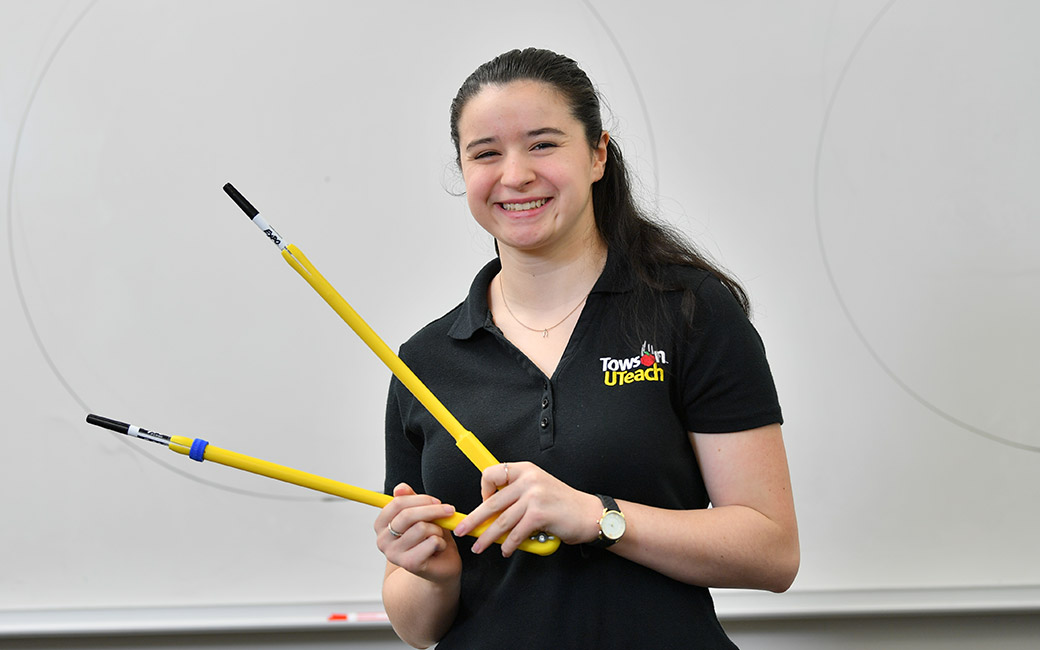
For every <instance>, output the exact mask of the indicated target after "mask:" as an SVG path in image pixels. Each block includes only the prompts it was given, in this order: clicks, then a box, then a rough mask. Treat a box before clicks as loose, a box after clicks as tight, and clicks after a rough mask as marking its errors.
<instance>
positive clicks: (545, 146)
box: [531, 142, 556, 150]
mask: <svg viewBox="0 0 1040 650" xmlns="http://www.w3.org/2000/svg"><path fill="white" fill-rule="evenodd" d="M555 146H556V143H554V142H539V143H538V144H536V145H535V146H533V147H531V149H532V150H539V149H552V148H554V147H555Z"/></svg>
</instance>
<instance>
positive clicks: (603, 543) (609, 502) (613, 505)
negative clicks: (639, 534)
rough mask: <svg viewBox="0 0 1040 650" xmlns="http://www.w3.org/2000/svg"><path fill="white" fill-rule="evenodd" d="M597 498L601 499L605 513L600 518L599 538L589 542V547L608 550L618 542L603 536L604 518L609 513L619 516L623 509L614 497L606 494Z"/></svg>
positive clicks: (598, 495)
mask: <svg viewBox="0 0 1040 650" xmlns="http://www.w3.org/2000/svg"><path fill="white" fill-rule="evenodd" d="M596 496H597V497H599V500H600V503H602V504H603V513H602V514H601V515H600V517H599V524H600V531H599V536H598V537H596V539H594V540H592V541H591V542H589V543H588V546H591V547H592V548H608V547H610V546H613V545H614V544H616V543H617V541H618V540H616V539H610V538H609V537H607V536H606V535H604V534H603V528H602V523H603V517H605V516H606V514H607V513H608V512H616V513H618V514H621V509H620V508H619V507H618V504H617V501H615V500H614V498H613V497H609V496H606V495H605V494H597V495H596ZM622 516H624V515H622Z"/></svg>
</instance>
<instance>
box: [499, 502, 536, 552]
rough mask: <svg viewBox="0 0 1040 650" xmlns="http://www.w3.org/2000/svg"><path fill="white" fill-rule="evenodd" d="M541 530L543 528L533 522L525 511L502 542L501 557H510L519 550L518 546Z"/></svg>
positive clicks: (532, 518)
mask: <svg viewBox="0 0 1040 650" xmlns="http://www.w3.org/2000/svg"><path fill="white" fill-rule="evenodd" d="M542 530H544V526H542V525H539V524H538V523H537V522H535V521H534V517H532V516H531V513H530V512H526V511H525V512H524V515H523V516H522V517H520V520H519V521H517V522H516V523H515V524H514V525H513V526H512V528H511V529H510V530H509V532H508V534H507V536H506V539H504V540H502V557H509V556H510V555H512V554H513V552H514V551H516V549H518V548H520V544H522V543H523V542H524V540H526V539H528V538H530V537H531V536H532V535H534V534H535V533H538V532H540V531H542Z"/></svg>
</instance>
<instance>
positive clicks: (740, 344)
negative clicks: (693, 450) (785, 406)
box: [681, 276, 783, 433]
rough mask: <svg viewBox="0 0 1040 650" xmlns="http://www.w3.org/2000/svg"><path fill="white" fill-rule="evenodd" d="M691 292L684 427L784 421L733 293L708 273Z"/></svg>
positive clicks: (762, 355) (757, 341) (712, 428)
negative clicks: (692, 293)
mask: <svg viewBox="0 0 1040 650" xmlns="http://www.w3.org/2000/svg"><path fill="white" fill-rule="evenodd" d="M695 298H696V304H695V311H694V317H693V322H692V323H691V325H690V328H689V331H688V332H687V336H688V341H687V343H686V345H685V346H684V351H685V355H684V356H685V358H684V359H683V369H682V372H683V384H682V389H681V392H682V401H683V414H682V415H683V418H684V424H685V426H686V429H687V431H692V432H696V433H729V432H735V431H745V430H748V429H754V428H757V427H762V426H766V425H769V424H775V423H782V422H783V415H782V413H781V409H780V403H779V400H778V398H777V392H776V386H775V384H774V382H773V375H772V373H771V372H770V369H769V363H768V361H767V360H766V352H765V346H764V345H763V343H762V338H761V337H760V336H759V334H758V331H757V330H755V328H754V326H753V325H752V324H751V322H750V321H749V320H748V318H747V316H746V315H745V314H744V310H743V309H742V308H741V306H740V304H739V303H738V302H737V300H736V298H735V297H734V296H733V294H732V293H730V291H729V289H727V288H726V286H725V285H723V284H722V283H721V282H720V281H719V280H718V279H717V278H715V277H711V276H709V277H707V278H706V279H704V281H703V282H701V283H700V285H699V286H698V287H697V289H696V290H695Z"/></svg>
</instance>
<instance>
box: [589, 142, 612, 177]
mask: <svg viewBox="0 0 1040 650" xmlns="http://www.w3.org/2000/svg"><path fill="white" fill-rule="evenodd" d="M609 143H610V134H609V133H607V132H606V131H604V132H603V133H601V134H600V136H599V142H598V143H596V148H595V149H593V150H592V182H593V183H595V182H596V181H598V180H599V179H601V178H603V174H604V172H605V171H606V169H607V145H608V144H609Z"/></svg>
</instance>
